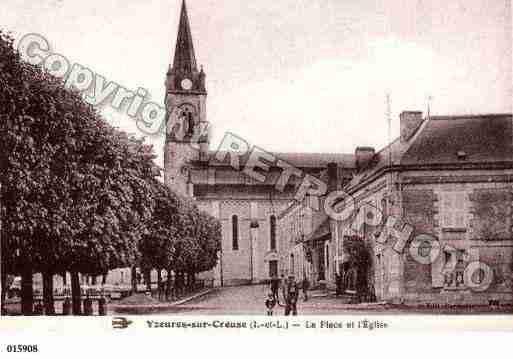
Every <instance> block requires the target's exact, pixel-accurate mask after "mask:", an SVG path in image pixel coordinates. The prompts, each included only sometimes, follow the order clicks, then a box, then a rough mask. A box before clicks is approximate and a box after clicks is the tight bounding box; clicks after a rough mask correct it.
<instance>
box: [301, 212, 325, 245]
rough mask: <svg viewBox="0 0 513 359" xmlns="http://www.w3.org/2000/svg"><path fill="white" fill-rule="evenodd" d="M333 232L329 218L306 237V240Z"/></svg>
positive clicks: (315, 238) (319, 237) (312, 239)
mask: <svg viewBox="0 0 513 359" xmlns="http://www.w3.org/2000/svg"><path fill="white" fill-rule="evenodd" d="M330 233H331V227H330V220H329V218H327V219H326V220H325V221H323V222H321V224H319V226H318V227H317V228H315V230H314V231H313V232H312V233H311V234H310V235H309V236H308V237H307V238H306V240H305V241H306V242H308V241H315V240H317V239H321V238H323V237H325V236H327V235H329V234H330Z"/></svg>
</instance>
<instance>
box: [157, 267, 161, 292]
mask: <svg viewBox="0 0 513 359" xmlns="http://www.w3.org/2000/svg"><path fill="white" fill-rule="evenodd" d="M161 295H162V270H161V269H160V268H159V269H157V298H159V299H160V297H161Z"/></svg>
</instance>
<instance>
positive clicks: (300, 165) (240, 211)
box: [164, 1, 354, 285]
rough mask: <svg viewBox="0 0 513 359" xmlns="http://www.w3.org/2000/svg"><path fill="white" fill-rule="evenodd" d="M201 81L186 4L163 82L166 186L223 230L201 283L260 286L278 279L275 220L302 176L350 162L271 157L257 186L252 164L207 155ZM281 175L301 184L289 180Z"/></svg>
mask: <svg viewBox="0 0 513 359" xmlns="http://www.w3.org/2000/svg"><path fill="white" fill-rule="evenodd" d="M205 78H206V75H205V72H204V71H203V69H199V70H198V67H197V63H196V57H195V51H194V46H193V40H192V34H191V30H190V26H189V19H188V14H187V9H186V5H185V1H184V2H183V4H182V9H181V14H180V24H179V28H178V37H177V42H176V49H175V54H174V59H173V62H172V65H171V66H170V68H169V71H168V73H167V81H166V101H165V102H166V110H167V121H166V128H167V133H166V145H165V154H164V167H165V170H164V172H165V183H166V184H167V185H168V186H170V187H171V188H172V189H173V190H174V191H176V192H178V193H180V194H182V195H187V196H191V197H193V198H194V199H195V200H196V201H197V203H198V205H199V207H200V208H201V209H203V210H204V211H207V212H209V213H211V214H212V215H213V216H214V217H216V218H218V219H219V220H220V221H221V223H222V232H223V239H222V251H221V253H219V259H220V260H219V264H218V266H217V268H216V269H215V270H214V271H212V273H209V274H206V275H209V276H212V277H214V278H215V281H216V283H217V284H222V285H234V284H243V283H254V282H261V281H265V280H268V279H269V278H270V277H271V276H272V275H279V274H281V268H282V267H283V258H284V254H285V253H287V252H288V247H286V246H285V245H284V244H283V242H282V241H281V240H280V237H279V236H278V221H277V216H278V214H279V213H281V212H282V211H283V210H284V209H285V208H286V207H288V206H289V205H290V203H291V202H293V199H294V196H295V195H296V193H297V189H298V187H300V186H301V184H302V183H303V181H304V178H305V176H306V175H308V176H319V175H320V174H321V173H322V172H323V171H325V170H326V166H327V164H328V163H330V162H338V163H341V164H342V165H345V166H346V167H352V166H353V162H354V159H353V156H352V155H344V154H307V153H281V154H274V155H273V156H274V160H272V161H270V162H269V161H268V162H267V166H266V167H267V168H266V171H265V178H264V179H263V180H262V179H260V178H259V177H261V176H262V171H260V174H259V175H257V176H256V179H255V175H253V176H252V175H251V173H250V174H248V171H247V170H246V169H247V167H248V166H247V165H248V163H249V164H251V163H252V161H255V159H254V158H253V157H251V156H250V153H241V154H240V156H239V155H236V154H234V152H233V151H231V152H228V153H226V152H217V151H213V150H211V149H210V148H209V140H210V136H209V131H208V124H209V122H208V121H207V116H206V114H207V91H206V87H205ZM213 121H215V119H214V120H213ZM234 161H235V162H236V165H234ZM284 167H285V172H286V168H287V167H289V168H293V169H294V171H298V172H299V173H300V176H297V175H296V176H293V177H291V178H286V176H284ZM257 172H258V171H257ZM253 174H254V173H253ZM284 179H285V181H284Z"/></svg>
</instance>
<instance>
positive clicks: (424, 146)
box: [401, 115, 513, 165]
mask: <svg viewBox="0 0 513 359" xmlns="http://www.w3.org/2000/svg"><path fill="white" fill-rule="evenodd" d="M512 135H513V129H512V116H511V115H481V116H457V117H456V116H444V117H432V118H431V119H430V120H429V121H428V123H427V124H426V126H425V127H424V129H423V130H422V132H421V133H419V135H418V137H417V138H416V139H415V141H414V142H413V143H412V144H411V146H410V147H409V149H408V150H407V151H406V153H405V154H404V155H403V156H402V159H401V164H405V165H410V164H421V165H422V164H448V163H458V162H462V160H461V159H458V153H460V154H461V155H463V157H465V160H464V162H465V163H490V162H502V161H512V160H513V137H512Z"/></svg>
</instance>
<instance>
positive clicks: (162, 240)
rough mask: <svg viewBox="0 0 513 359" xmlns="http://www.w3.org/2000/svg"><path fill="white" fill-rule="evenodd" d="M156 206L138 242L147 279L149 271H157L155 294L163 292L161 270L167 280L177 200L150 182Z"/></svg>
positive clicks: (176, 213) (162, 188)
mask: <svg viewBox="0 0 513 359" xmlns="http://www.w3.org/2000/svg"><path fill="white" fill-rule="evenodd" d="M152 188H153V196H154V199H155V206H154V209H153V213H152V216H151V220H150V221H149V222H148V226H147V231H146V233H145V234H144V235H143V236H142V239H141V241H140V242H139V252H140V255H141V257H140V266H141V268H143V270H144V271H145V273H147V274H146V280H147V281H148V280H149V272H150V271H151V270H152V269H156V270H157V271H158V273H159V276H158V277H159V280H158V291H159V297H160V295H161V294H162V293H160V291H161V287H162V283H161V279H160V278H161V275H160V273H161V271H162V269H166V270H168V281H169V280H170V277H171V276H170V270H169V268H170V267H171V261H172V258H173V256H174V251H175V243H176V240H177V237H178V234H179V228H178V226H179V220H178V216H179V207H180V199H179V198H178V197H177V196H176V195H175V194H174V193H173V192H172V191H171V190H170V189H169V188H168V187H166V186H165V185H164V184H162V183H161V182H159V181H157V180H155V181H153V182H152Z"/></svg>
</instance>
